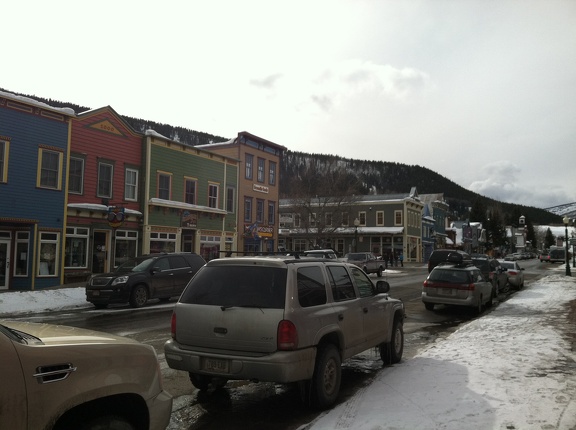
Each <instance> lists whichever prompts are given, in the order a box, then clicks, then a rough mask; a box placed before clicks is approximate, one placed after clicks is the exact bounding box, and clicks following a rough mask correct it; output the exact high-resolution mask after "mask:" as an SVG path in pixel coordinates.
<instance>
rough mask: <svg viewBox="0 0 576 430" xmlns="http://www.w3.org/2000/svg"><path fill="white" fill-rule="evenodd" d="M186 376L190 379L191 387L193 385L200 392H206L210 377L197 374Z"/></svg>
mask: <svg viewBox="0 0 576 430" xmlns="http://www.w3.org/2000/svg"><path fill="white" fill-rule="evenodd" d="M188 375H189V377H190V382H192V385H194V386H195V387H196V388H198V389H199V390H200V391H206V390H207V389H208V385H210V382H211V380H212V377H211V376H207V375H199V374H198V373H192V372H190V373H188Z"/></svg>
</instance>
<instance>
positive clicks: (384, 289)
mask: <svg viewBox="0 0 576 430" xmlns="http://www.w3.org/2000/svg"><path fill="white" fill-rule="evenodd" d="M389 291H390V284H389V283H388V282H387V281H377V282H376V294H385V293H388V292H389Z"/></svg>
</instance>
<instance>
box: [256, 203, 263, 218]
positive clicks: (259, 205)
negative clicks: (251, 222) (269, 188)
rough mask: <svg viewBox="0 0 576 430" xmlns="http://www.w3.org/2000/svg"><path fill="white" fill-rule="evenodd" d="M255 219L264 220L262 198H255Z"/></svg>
mask: <svg viewBox="0 0 576 430" xmlns="http://www.w3.org/2000/svg"><path fill="white" fill-rule="evenodd" d="M256 221H258V222H262V221H264V200H260V199H257V200H256Z"/></svg>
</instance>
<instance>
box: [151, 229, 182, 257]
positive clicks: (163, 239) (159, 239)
mask: <svg viewBox="0 0 576 430" xmlns="http://www.w3.org/2000/svg"><path fill="white" fill-rule="evenodd" d="M175 251H176V233H150V253H151V254H156V253H158V252H175Z"/></svg>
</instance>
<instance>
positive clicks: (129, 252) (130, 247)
mask: <svg viewBox="0 0 576 430" xmlns="http://www.w3.org/2000/svg"><path fill="white" fill-rule="evenodd" d="M137 248H138V232H137V231H126V230H118V231H116V244H115V247H114V267H118V266H119V265H121V264H122V263H124V262H125V261H126V260H128V259H130V258H134V257H136V249H137Z"/></svg>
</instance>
